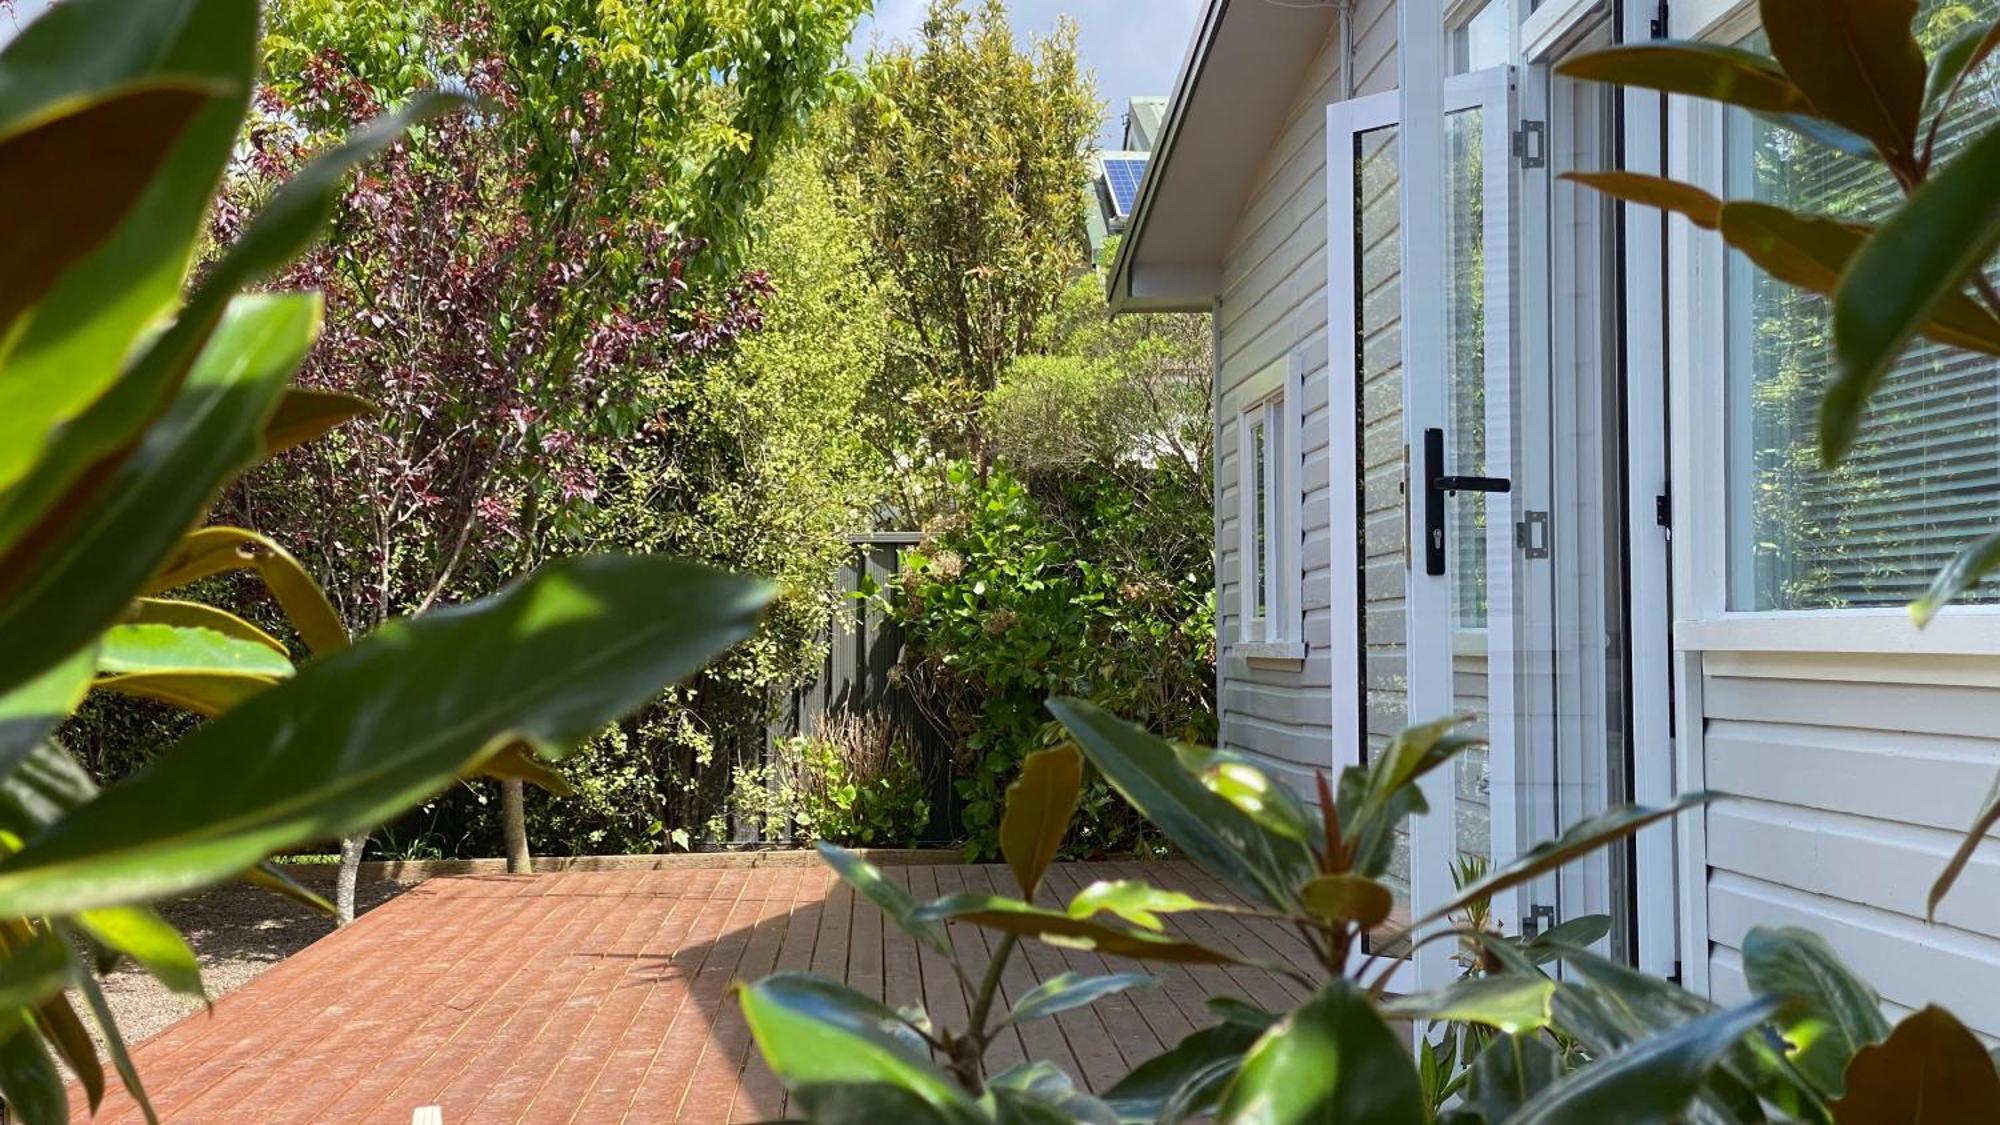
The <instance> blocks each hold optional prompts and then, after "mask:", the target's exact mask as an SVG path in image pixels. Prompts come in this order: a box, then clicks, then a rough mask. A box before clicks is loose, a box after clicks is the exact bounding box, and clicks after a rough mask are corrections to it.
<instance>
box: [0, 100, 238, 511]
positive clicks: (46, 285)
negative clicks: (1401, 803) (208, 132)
mask: <svg viewBox="0 0 2000 1125" xmlns="http://www.w3.org/2000/svg"><path fill="white" fill-rule="evenodd" d="M216 93H217V91H216V90H214V89H213V88H212V87H209V86H205V85H203V84H201V83H197V82H189V81H187V80H185V79H183V80H179V81H173V80H164V81H163V80H153V81H148V82H142V83H137V84H134V85H133V86H130V87H127V88H125V89H123V90H118V91H114V92H110V93H106V94H103V95H100V96H98V97H95V98H91V99H89V100H85V101H81V102H71V103H66V104H62V105H60V106H59V107H57V108H56V109H55V110H54V111H53V112H49V111H45V112H44V113H43V115H41V116H39V117H38V118H35V119H30V120H28V121H17V122H13V123H11V126H10V127H8V128H5V129H0V167H5V168H6V169H7V174H6V175H5V176H4V177H0V338H3V337H4V336H5V335H6V334H7V332H8V330H9V329H10V328H12V327H13V325H14V322H15V320H16V319H17V318H19V317H20V316H21V314H22V313H23V312H25V311H27V310H28V309H29V308H31V307H33V306H34V304H35V302H37V301H39V300H41V299H42V297H43V296H44V295H45V294H47V293H48V291H49V290H50V289H52V288H54V287H55V284H56V280H57V279H58V278H60V277H61V276H62V275H63V273H64V271H66V270H67V269H69V267H70V266H72V265H74V264H75V263H76V262H78V261H79V260H81V259H83V258H85V257H87V256H88V255H89V254H90V253H91V252H92V251H94V250H96V249H97V248H98V247H99V246H100V245H102V244H103V242H104V241H105V239H107V238H109V237H110V236H111V234H112V232H114V231H115V230H117V229H118V225H119V222H120V221H121V220H122V219H123V218H124V217H125V215H126V213H127V212H129V211H130V210H131V209H132V206H133V205H134V204H135V203H137V202H138V200H139V198H140V197H141V196H142V195H143V194H144V193H145V190H146V186H147V185H148V184H149V183H150V182H151V181H152V178H153V174H154V173H155V172H156V171H157V170H158V169H159V168H160V166H161V165H162V164H164V163H165V162H166V160H167V157H168V155H169V154H170V153H171V152H172V151H173V146H174V141H175V140H176V139H177V138H178V137H179V136H180V134H181V130H182V129H183V128H185V127H186V126H187V124H188V122H189V120H190V119H192V118H193V117H194V116H195V114H196V112H197V111H198V110H200V109H201V108H202V106H203V105H204V104H206V103H207V102H208V100H209V99H210V98H212V97H214V96H215V94H216ZM0 387H6V388H7V390H5V391H0V403H5V401H6V399H8V398H14V397H16V396H19V395H21V394H22V392H23V390H24V388H19V387H16V386H12V385H10V384H9V383H5V382H0ZM75 398H76V395H75V393H74V392H71V393H69V394H62V393H60V392H56V393H47V392H44V393H39V394H35V395H33V396H28V397H27V398H26V401H24V402H16V403H14V404H12V405H14V406H15V408H16V409H17V410H19V411H21V413H22V414H23V415H25V416H18V415H17V416H13V417H9V419H8V421H7V422H6V423H5V424H4V426H0V435H6V436H12V437H14V438H16V439H17V440H16V441H14V442H6V443H4V444H0V449H6V452H4V453H0V485H4V484H6V483H8V482H11V481H13V480H16V479H18V478H19V477H20V475H21V471H22V469H23V468H25V466H26V464H27V462H28V460H29V459H30V458H31V457H32V455H33V453H34V452H35V450H36V449H37V448H39V447H40V444H41V443H40V438H41V435H42V434H44V433H46V432H47V431H48V430H49V429H50V428H52V427H53V426H54V425H55V424H57V423H58V422H60V421H61V420H62V417H63V414H62V413H61V407H64V406H69V407H71V408H72V409H73V408H74V400H75ZM52 406H53V407H55V408H56V409H53V410H52V409H49V408H50V407H52ZM22 438H26V439H29V440H26V441H20V440H18V439H22Z"/></svg>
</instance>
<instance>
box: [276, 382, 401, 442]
mask: <svg viewBox="0 0 2000 1125" xmlns="http://www.w3.org/2000/svg"><path fill="white" fill-rule="evenodd" d="M374 411H375V407H374V405H373V404H372V403H370V402H369V401H368V400H367V399H365V398H357V397H355V396H354V395H350V394H343V393H341V392H339V391H318V390H312V389H310V388H307V387H293V388H292V389H291V390H289V391H286V392H285V397H284V398H283V399H282V400H280V401H279V403H278V409H277V410H275V411H273V412H272V413H271V419H270V421H268V422H266V423H264V441H263V449H262V453H263V455H264V456H266V457H269V456H271V455H272V454H274V453H282V452H284V451H285V450H287V449H292V448H295V447H297V446H301V445H304V444H305V443H307V442H309V441H311V440H313V439H314V438H317V437H319V436H321V435H322V434H325V433H326V432H327V431H328V430H331V429H333V428H334V427H335V426H338V425H340V424H341V423H343V422H350V421H353V420H354V419H356V418H359V417H361V416H362V415H365V414H372V413H374Z"/></svg>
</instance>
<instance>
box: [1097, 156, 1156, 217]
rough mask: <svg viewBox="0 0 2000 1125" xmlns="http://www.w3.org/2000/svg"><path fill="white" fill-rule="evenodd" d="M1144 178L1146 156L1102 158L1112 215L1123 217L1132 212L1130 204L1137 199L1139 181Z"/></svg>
mask: <svg viewBox="0 0 2000 1125" xmlns="http://www.w3.org/2000/svg"><path fill="white" fill-rule="evenodd" d="M1145 178H1146V158H1145V157H1143V156H1108V157H1105V158H1104V183H1105V186H1106V187H1109V188H1110V189H1111V211H1112V214H1113V215H1114V217H1116V218H1120V219H1123V218H1127V217H1129V216H1130V215H1131V214H1132V205H1133V204H1134V203H1136V202H1137V201H1138V199H1139V182H1140V181H1141V180H1143V179H1145Z"/></svg>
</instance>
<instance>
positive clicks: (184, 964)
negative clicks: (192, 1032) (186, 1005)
mask: <svg viewBox="0 0 2000 1125" xmlns="http://www.w3.org/2000/svg"><path fill="white" fill-rule="evenodd" d="M74 921H75V924H76V927H77V928H78V929H79V930H82V931H83V932H84V933H85V934H88V935H89V936H90V937H91V938H93V939H95V940H96V941H97V942H98V943H99V944H101V945H103V946H104V947H105V948H107V949H112V950H116V951H117V952H118V953H121V954H123V955H125V956H127V957H130V958H131V959H132V960H134V961H136V962H138V963H139V965H140V967H142V968H144V969H145V970H146V971H147V972H149V973H151V974H153V975H154V976H155V977H158V978H159V981H160V983H161V984H164V985H166V986H167V987H168V988H171V989H173V990H174V991H175V992H179V993H183V994H185V995H188V996H206V995H207V994H208V990H207V989H206V988H204V987H203V986H202V983H201V964H200V962H198V961H196V960H195V956H194V950H192V949H190V948H188V943H187V940H186V939H185V938H183V937H181V934H180V931H179V930H176V929H174V928H173V927H172V926H171V925H168V924H167V920H166V919H165V918H162V917H160V916H159V915H158V914H156V913H154V912H153V910H152V909H151V908H149V907H144V906H106V907H100V908H98V909H96V910H84V911H79V912H78V913H77V914H76V915H75V916H74Z"/></svg>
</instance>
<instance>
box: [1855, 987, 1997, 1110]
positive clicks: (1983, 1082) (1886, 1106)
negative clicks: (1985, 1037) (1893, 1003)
mask: <svg viewBox="0 0 2000 1125" xmlns="http://www.w3.org/2000/svg"><path fill="white" fill-rule="evenodd" d="M1846 1080H1847V1093H1846V1096H1844V1097H1842V1098H1841V1099H1840V1100H1839V1101H1836V1102H1834V1103H1833V1105H1832V1109H1833V1119H1834V1121H1835V1123H1836V1125H1892V1123H1893V1125H1947V1123H1951V1125H1959V1123H1961V1122H1970V1121H2000V1074H1996V1072H1995V1070H1994V1066H1993V1059H1992V1057H1991V1056H1989V1055H1988V1054H1987V1053H1986V1048H1985V1047H1984V1046H1982V1045H1981V1044H1980V1042H1979V1039H1978V1038H1977V1037H1976V1036H1974V1035H1973V1034H1972V1033H1971V1032H1970V1031H1967V1030H1966V1029H1965V1025H1964V1024H1961V1023H1959V1022H1958V1021H1957V1020H1956V1019H1954V1018H1952V1015H1951V1013H1950V1012H1947V1011H1945V1010H1944V1009H1943V1008H1940V1007H1938V1006H1937V1005H1935V1004H1932V1005H1930V1006H1928V1007H1925V1008H1924V1009H1923V1010H1922V1011H1918V1012H1913V1013H1911V1014H1910V1015H1908V1016H1905V1017H1904V1018H1903V1022H1901V1023H1899V1024H1897V1025H1896V1028H1895V1030H1894V1031H1891V1032H1890V1033H1889V1037H1888V1038H1887V1039H1886V1040H1884V1041H1882V1042H1880V1043H1873V1044H1870V1045H1868V1046H1866V1047H1863V1048H1862V1049H1861V1050H1860V1051H1858V1052H1856V1053H1855V1056H1854V1061H1853V1062H1852V1063H1850V1064H1848V1067H1847V1075H1846Z"/></svg>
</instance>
